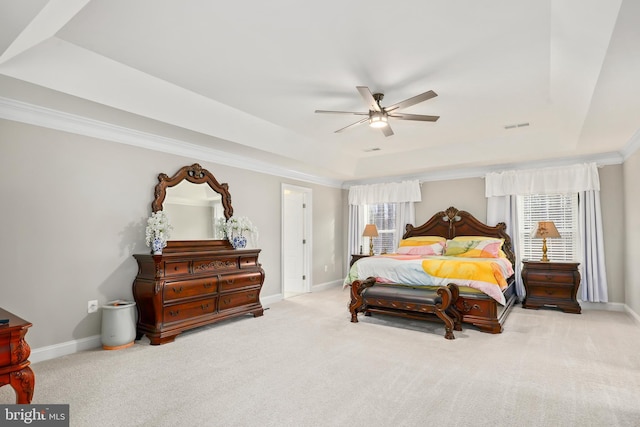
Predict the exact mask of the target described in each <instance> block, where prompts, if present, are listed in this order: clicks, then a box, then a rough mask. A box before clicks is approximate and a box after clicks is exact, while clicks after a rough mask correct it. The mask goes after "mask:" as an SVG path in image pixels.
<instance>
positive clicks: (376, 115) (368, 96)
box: [316, 86, 440, 136]
mask: <svg viewBox="0 0 640 427" xmlns="http://www.w3.org/2000/svg"><path fill="white" fill-rule="evenodd" d="M356 89H358V92H360V96H362V99H364V102H365V103H366V104H367V106H368V107H369V111H368V112H366V113H365V112H355V111H327V110H316V113H329V114H353V115H356V116H367V117H365V118H364V119H362V120H359V121H357V122H355V123H352V124H350V125H348V126H345V127H343V128H342V129H338V130H337V131H336V133H338V132H342V131H343V130H346V129H349V128H350V127H353V126H357V125H360V124H363V123H366V122H369V126H371V127H374V128H379V129H381V130H382V133H384V136H391V135H393V130H391V126H389V118H390V117H391V118H393V119H399V120H417V121H421V122H435V121H436V120H438V119H439V118H440V116H424V115H421V114H404V113H398V112H397V110H400V109H401V108H407V107H410V106H412V105H415V104H417V103H419V102H422V101H426V100H428V99H431V98H434V97H436V96H438V94H437V93H435V92H434V91H432V90H430V91H428V92H425V93H421V94H420V95H416V96H414V97H411V98H409V99H405V100H404V101H400V102H398V103H397V104H393V105H391V106H389V107H383V106H381V105H380V101H381V100H382V98H384V94H382V93H371V91H370V90H369V88H368V87H366V86H356Z"/></svg>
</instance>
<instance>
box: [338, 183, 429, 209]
mask: <svg viewBox="0 0 640 427" xmlns="http://www.w3.org/2000/svg"><path fill="white" fill-rule="evenodd" d="M420 201H422V193H421V191H420V181H402V182H392V183H386V184H369V185H354V186H353V187H350V188H349V204H350V205H371V204H374V203H405V202H420Z"/></svg>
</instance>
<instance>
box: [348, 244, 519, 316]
mask: <svg viewBox="0 0 640 427" xmlns="http://www.w3.org/2000/svg"><path fill="white" fill-rule="evenodd" d="M511 275H513V266H512V265H511V262H509V260H508V259H507V258H464V257H450V256H421V255H400V254H389V255H378V256H371V257H366V258H361V259H359V260H358V261H357V262H356V263H354V264H353V266H352V267H351V269H350V271H349V274H348V276H347V277H346V278H345V280H344V285H345V286H348V285H350V284H351V282H353V281H354V280H357V279H366V278H367V277H376V278H377V281H378V282H380V283H398V284H403V285H410V286H414V287H418V286H446V285H447V284H449V283H455V284H456V285H458V286H468V287H470V288H473V289H477V290H479V291H481V292H484V293H485V294H487V295H489V296H490V297H491V298H493V299H494V300H496V301H497V302H499V303H500V304H502V305H505V298H504V295H503V293H502V290H503V289H504V288H506V287H507V281H506V279H507V278H509V277H510V276H511Z"/></svg>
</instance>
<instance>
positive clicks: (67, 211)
mask: <svg viewBox="0 0 640 427" xmlns="http://www.w3.org/2000/svg"><path fill="white" fill-rule="evenodd" d="M0 149H1V153H2V155H1V156H0V171H1V172H0V173H1V175H0V176H1V178H2V179H0V197H1V200H2V201H3V205H2V206H3V209H2V214H1V218H2V221H0V236H2V237H1V239H2V243H1V244H0V268H1V269H2V271H3V278H2V280H1V281H0V298H1V300H0V306H2V307H4V308H6V309H9V310H10V311H13V312H15V313H16V314H18V315H20V316H22V317H24V318H26V319H27V320H29V321H31V322H33V324H34V326H33V327H32V329H31V330H30V332H29V343H30V345H31V347H32V348H40V347H44V346H49V345H55V344H60V343H65V342H68V341H72V340H80V339H82V338H86V337H90V336H95V335H98V334H99V333H100V315H99V314H87V310H86V306H87V301H88V300H92V299H98V300H99V302H100V304H104V303H105V302H107V301H109V300H112V299H116V298H126V299H130V298H131V297H132V296H131V295H132V294H131V283H132V282H133V279H134V277H135V275H136V273H137V266H136V263H135V261H134V259H133V257H132V254H134V253H144V252H147V251H148V248H147V247H146V246H145V244H144V226H145V221H146V218H147V216H148V215H149V213H150V204H151V201H152V199H153V188H154V186H155V184H156V182H157V175H158V173H160V172H164V173H167V174H170V175H171V174H173V173H175V172H176V171H177V170H178V169H179V168H180V167H182V166H185V165H188V164H191V163H193V162H195V161H198V159H189V158H184V157H180V156H175V155H170V154H164V153H159V152H155V151H150V150H145V149H142V148H137V147H131V146H126V145H122V144H117V143H113V142H107V141H102V140H99V139H93V138H89V137H84V136H78V135H75V134H69V133H65V132H60V131H54V130H50V129H45V128H40V127H36V126H31V125H25V124H21V123H16V122H11V121H3V120H0ZM200 163H201V164H202V166H203V167H205V168H207V169H208V170H210V171H211V172H212V173H213V174H214V175H215V176H216V177H217V179H218V180H219V181H220V182H227V183H229V189H230V192H231V194H232V196H233V207H234V211H235V215H238V216H240V215H246V216H248V217H249V218H250V219H251V220H252V221H253V222H254V224H255V225H257V227H258V228H259V230H260V240H259V242H258V246H259V247H260V248H261V249H262V253H261V262H262V264H263V267H264V269H265V271H266V280H265V286H264V289H263V292H262V296H263V297H265V298H266V297H270V296H271V297H277V296H279V295H280V293H281V276H282V274H281V248H280V246H281V184H282V183H283V182H285V183H288V184H293V185H299V186H303V187H307V188H311V189H312V191H313V195H312V197H313V201H312V206H313V236H312V242H313V247H312V251H313V260H312V267H311V270H312V271H311V273H312V285H314V286H317V285H323V284H330V283H336V282H340V281H342V279H343V276H344V271H345V269H346V261H347V259H348V255H347V254H346V231H347V215H346V212H347V191H346V190H342V189H337V188H331V187H325V186H321V185H315V184H307V183H302V182H299V181H295V180H290V179H282V178H279V177H275V176H271V175H266V174H261V173H257V172H252V171H248V170H244V169H238V168H233V167H227V166H224V165H219V164H214V163H211V162H202V161H200ZM600 179H601V201H602V211H603V227H604V232H605V236H606V237H605V249H604V250H605V254H606V259H607V263H606V267H607V277H608V281H609V298H610V301H612V302H626V304H627V305H628V306H629V307H631V309H633V310H634V311H635V312H636V313H640V284H639V283H638V282H639V279H638V278H637V277H636V275H634V274H633V272H632V269H633V266H634V265H636V264H637V263H638V261H639V260H638V258H639V255H637V252H638V251H636V250H635V248H634V247H632V246H633V245H632V242H634V241H636V240H637V239H634V237H640V236H638V235H639V234H640V232H638V231H637V230H639V229H640V227H639V226H638V225H639V224H638V223H639V222H640V220H639V219H638V215H637V212H638V211H639V209H640V206H639V204H640V201H639V200H638V197H637V190H636V188H637V186H635V185H632V184H633V183H637V182H639V180H640V154H638V153H636V154H635V155H633V156H632V157H630V158H629V159H628V160H627V161H626V162H625V164H624V165H617V166H607V167H604V168H601V169H600ZM422 194H423V201H422V202H421V203H419V204H418V205H417V207H416V217H417V221H416V222H418V223H419V224H420V223H421V222H420V221H425V220H426V219H428V218H429V217H430V216H431V215H432V214H433V213H434V212H436V211H438V210H442V209H446V208H447V207H449V206H455V207H457V208H458V209H463V210H466V211H469V212H471V213H472V214H474V215H475V216H476V217H477V218H478V219H480V220H482V221H485V220H486V199H485V197H484V179H483V178H469V179H458V180H446V181H433V182H425V183H423V184H422ZM625 236H629V237H626V238H625ZM625 242H626V246H625ZM325 266H327V267H328V268H327V269H326V271H325Z"/></svg>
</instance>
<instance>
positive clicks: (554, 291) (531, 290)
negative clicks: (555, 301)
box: [527, 283, 573, 299]
mask: <svg viewBox="0 0 640 427" xmlns="http://www.w3.org/2000/svg"><path fill="white" fill-rule="evenodd" d="M572 292H573V286H572V285H568V286H567V285H554V284H551V283H547V284H530V285H529V286H528V287H527V298H528V297H553V298H560V299H570V298H571V297H572Z"/></svg>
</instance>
